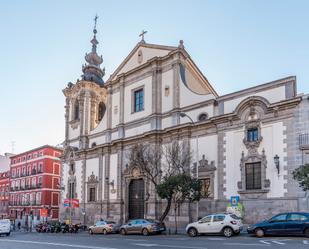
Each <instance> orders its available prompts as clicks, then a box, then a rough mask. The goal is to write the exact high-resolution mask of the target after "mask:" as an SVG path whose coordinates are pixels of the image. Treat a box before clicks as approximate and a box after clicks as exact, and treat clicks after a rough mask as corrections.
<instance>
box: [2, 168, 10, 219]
mask: <svg viewBox="0 0 309 249" xmlns="http://www.w3.org/2000/svg"><path fill="white" fill-rule="evenodd" d="M9 185H10V171H6V172H1V173H0V218H8V217H9V197H10V190H9Z"/></svg>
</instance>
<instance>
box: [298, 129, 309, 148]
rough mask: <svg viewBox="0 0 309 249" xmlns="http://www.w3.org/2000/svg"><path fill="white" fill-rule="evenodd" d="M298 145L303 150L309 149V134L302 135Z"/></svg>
mask: <svg viewBox="0 0 309 249" xmlns="http://www.w3.org/2000/svg"><path fill="white" fill-rule="evenodd" d="M298 144H299V148H300V149H301V150H306V149H309V133H304V134H300V135H299V138H298Z"/></svg>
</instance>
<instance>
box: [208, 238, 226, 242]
mask: <svg viewBox="0 0 309 249" xmlns="http://www.w3.org/2000/svg"><path fill="white" fill-rule="evenodd" d="M207 240H221V241H222V240H226V239H225V238H207Z"/></svg>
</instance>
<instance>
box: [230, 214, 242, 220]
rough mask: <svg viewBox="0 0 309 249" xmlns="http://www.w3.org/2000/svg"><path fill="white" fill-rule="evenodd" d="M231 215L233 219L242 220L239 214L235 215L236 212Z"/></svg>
mask: <svg viewBox="0 0 309 249" xmlns="http://www.w3.org/2000/svg"><path fill="white" fill-rule="evenodd" d="M231 217H232V218H233V219H235V220H240V217H238V216H237V215H235V214H231Z"/></svg>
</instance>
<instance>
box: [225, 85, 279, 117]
mask: <svg viewBox="0 0 309 249" xmlns="http://www.w3.org/2000/svg"><path fill="white" fill-rule="evenodd" d="M249 96H261V97H264V98H265V99H267V100H268V101H269V102H270V103H276V102H279V101H282V100H285V85H283V86H280V87H276V88H272V89H268V90H264V91H259V92H256V93H248V94H247V95H245V96H241V97H239V98H235V99H231V100H227V101H224V113H231V112H233V111H234V110H235V108H236V107H237V105H238V104H239V103H240V102H241V101H242V100H244V99H245V98H248V97H249Z"/></svg>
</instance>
